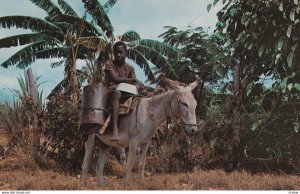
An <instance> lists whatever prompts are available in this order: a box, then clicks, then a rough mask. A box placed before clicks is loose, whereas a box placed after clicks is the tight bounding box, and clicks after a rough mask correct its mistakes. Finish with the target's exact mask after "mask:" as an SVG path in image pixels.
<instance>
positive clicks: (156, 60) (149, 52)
mask: <svg viewBox="0 0 300 194" xmlns="http://www.w3.org/2000/svg"><path fill="white" fill-rule="evenodd" d="M130 50H137V51H138V52H140V53H141V54H142V55H144V56H145V58H146V59H147V60H149V61H151V62H152V63H153V64H154V65H155V66H156V67H158V68H159V69H160V70H161V71H162V72H164V73H166V74H168V75H170V76H171V78H175V79H178V76H177V74H176V72H175V70H174V68H173V67H172V65H171V64H170V63H169V61H168V59H167V58H166V57H164V56H163V55H162V54H161V53H160V52H158V51H157V50H155V49H153V48H151V47H149V46H146V45H139V46H136V47H134V48H129V49H128V51H130Z"/></svg>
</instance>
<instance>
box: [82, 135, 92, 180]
mask: <svg viewBox="0 0 300 194" xmlns="http://www.w3.org/2000/svg"><path fill="white" fill-rule="evenodd" d="M94 142H95V135H94V134H90V135H89V136H88V139H87V141H86V142H85V154H84V160H83V163H82V166H81V170H82V178H83V184H84V185H87V178H88V170H89V163H90V160H91V157H92V154H93V151H94Z"/></svg>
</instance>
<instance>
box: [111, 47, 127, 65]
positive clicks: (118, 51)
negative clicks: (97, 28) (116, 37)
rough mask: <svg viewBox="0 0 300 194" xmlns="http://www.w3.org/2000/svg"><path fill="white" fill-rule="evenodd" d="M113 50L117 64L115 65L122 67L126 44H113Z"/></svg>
mask: <svg viewBox="0 0 300 194" xmlns="http://www.w3.org/2000/svg"><path fill="white" fill-rule="evenodd" d="M113 50H114V56H115V61H116V62H117V64H119V65H123V64H124V62H125V57H126V54H127V53H126V52H127V46H126V44H125V43H124V42H122V41H119V42H116V43H115V44H114V47H113Z"/></svg>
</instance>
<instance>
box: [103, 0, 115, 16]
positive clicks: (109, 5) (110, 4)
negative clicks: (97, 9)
mask: <svg viewBox="0 0 300 194" xmlns="http://www.w3.org/2000/svg"><path fill="white" fill-rule="evenodd" d="M117 1H118V0H107V2H106V3H105V4H104V5H103V9H104V11H105V13H108V12H109V10H110V9H111V8H112V7H113V6H114V5H115V4H116V3H117Z"/></svg>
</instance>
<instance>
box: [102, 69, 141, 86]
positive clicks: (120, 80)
mask: <svg viewBox="0 0 300 194" xmlns="http://www.w3.org/2000/svg"><path fill="white" fill-rule="evenodd" d="M107 72H108V73H109V75H110V77H111V79H112V80H113V82H115V83H117V84H118V83H128V84H134V83H136V79H135V78H121V77H119V76H118V75H117V74H116V73H115V72H114V71H113V70H107Z"/></svg>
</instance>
